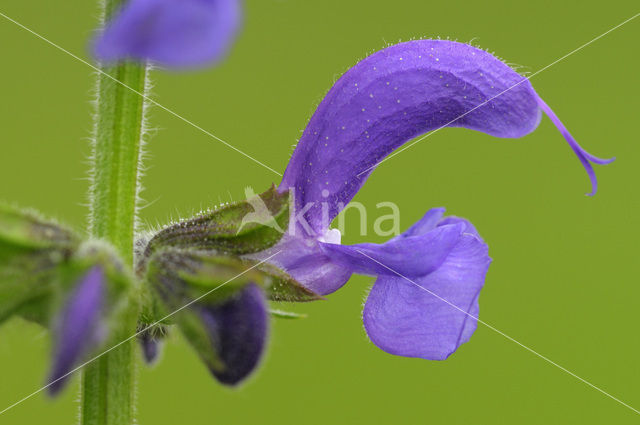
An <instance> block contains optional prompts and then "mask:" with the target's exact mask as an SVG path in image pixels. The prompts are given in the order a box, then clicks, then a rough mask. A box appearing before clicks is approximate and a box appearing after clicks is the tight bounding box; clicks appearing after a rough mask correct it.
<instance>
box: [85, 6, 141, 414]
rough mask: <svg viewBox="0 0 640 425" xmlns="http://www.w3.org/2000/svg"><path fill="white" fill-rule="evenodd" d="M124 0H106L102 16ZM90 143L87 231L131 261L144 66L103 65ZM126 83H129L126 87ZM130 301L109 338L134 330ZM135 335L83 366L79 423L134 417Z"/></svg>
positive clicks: (119, 338) (118, 338) (121, 337)
mask: <svg viewBox="0 0 640 425" xmlns="http://www.w3.org/2000/svg"><path fill="white" fill-rule="evenodd" d="M121 2H122V0H105V2H104V7H105V13H104V16H105V19H108V17H109V16H111V15H112V13H113V12H114V11H115V10H117V8H118V7H119V5H120V3H121ZM101 69H102V71H104V72H105V73H107V74H109V75H110V76H112V77H113V78H115V79H116V80H118V81H120V82H122V83H123V84H124V85H123V84H119V83H118V82H116V81H114V80H113V79H111V78H109V77H107V76H106V75H104V74H100V75H99V76H98V99H97V113H96V121H95V134H94V146H93V148H94V149H93V163H92V170H91V171H92V175H93V185H92V188H91V217H90V219H91V234H92V236H93V237H95V238H99V239H105V240H107V241H109V242H110V243H111V244H112V245H113V246H114V247H115V248H116V249H117V250H118V251H119V253H120V255H121V258H122V259H123V260H124V261H125V262H127V263H128V264H129V265H131V266H132V265H133V237H134V228H135V224H136V207H137V205H136V203H137V198H138V190H139V183H138V180H139V172H140V157H141V148H142V137H143V131H144V129H143V127H144V122H143V120H144V108H145V104H144V99H143V98H142V97H141V96H140V95H139V94H137V93H135V92H134V91H132V90H131V89H133V90H135V91H137V92H138V93H145V90H146V77H147V70H146V66H144V65H140V64H134V63H121V64H118V65H116V66H110V67H102V68H101ZM125 85H126V86H127V87H125ZM135 304H136V303H135V302H132V305H131V307H130V310H131V312H130V314H127V316H128V319H127V320H126V321H125V322H124V323H121V326H120V327H119V329H114V330H113V331H114V332H113V334H112V335H111V338H112V339H111V341H112V343H113V344H115V343H118V342H120V341H122V340H125V339H126V338H128V337H130V336H131V335H132V334H134V333H135V330H136V322H137V312H138V311H137V310H138V306H137V305H135ZM134 344H135V339H133V340H131V341H128V342H126V343H124V344H122V345H120V346H118V347H117V348H116V349H114V350H112V351H110V352H108V353H107V354H105V355H103V356H102V357H100V358H98V359H97V360H95V361H94V362H92V363H91V364H89V365H87V366H86V367H85V369H84V373H83V380H82V404H81V411H82V414H81V417H82V419H81V420H82V424H83V425H107V424H108V425H116V424H117V425H128V424H133V423H134V412H135V406H134V395H135V363H134V352H135V345H134Z"/></svg>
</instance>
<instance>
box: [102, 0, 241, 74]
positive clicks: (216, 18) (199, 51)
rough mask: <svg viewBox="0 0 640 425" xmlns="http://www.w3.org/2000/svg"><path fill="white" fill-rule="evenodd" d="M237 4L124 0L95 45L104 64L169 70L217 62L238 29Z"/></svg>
mask: <svg viewBox="0 0 640 425" xmlns="http://www.w3.org/2000/svg"><path fill="white" fill-rule="evenodd" d="M241 14H242V13H241V5H240V1H239V0H129V1H127V2H125V4H124V6H123V8H122V10H120V11H118V12H117V13H116V14H115V16H114V17H113V18H112V19H111V20H110V22H107V24H106V27H105V29H104V31H103V32H102V33H101V34H100V35H99V36H98V38H97V39H96V40H95V43H94V46H93V52H94V55H95V57H96V58H97V59H98V60H99V61H101V62H105V63H111V62H116V61H120V60H127V59H128V60H134V61H141V62H144V61H150V62H152V63H154V64H157V65H160V66H163V67H167V68H174V69H182V68H192V67H200V66H204V65H208V64H213V63H215V62H217V61H219V60H220V59H222V58H223V57H224V56H225V55H226V53H227V51H228V49H229V46H230V45H231V43H232V42H233V41H234V39H235V37H236V33H237V31H238V28H239V26H240V18H241Z"/></svg>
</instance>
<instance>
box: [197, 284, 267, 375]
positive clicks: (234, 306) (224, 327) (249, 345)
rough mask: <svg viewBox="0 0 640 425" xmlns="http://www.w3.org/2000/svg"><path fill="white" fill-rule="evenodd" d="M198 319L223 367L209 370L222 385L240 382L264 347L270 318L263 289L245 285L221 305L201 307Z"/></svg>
mask: <svg viewBox="0 0 640 425" xmlns="http://www.w3.org/2000/svg"><path fill="white" fill-rule="evenodd" d="M200 317H201V319H202V321H203V323H204V325H205V327H206V328H207V329H208V332H209V334H210V337H211V341H212V344H214V345H215V347H216V351H217V352H218V354H219V356H220V358H221V360H222V363H223V364H224V367H225V369H224V370H214V369H213V368H210V370H211V373H213V375H214V376H215V377H216V378H217V379H218V381H220V382H221V383H223V384H226V385H236V384H238V383H240V382H241V381H242V380H244V379H245V378H246V377H247V376H249V374H251V372H252V371H253V370H254V369H255V368H256V366H257V365H258V363H259V361H260V359H261V357H262V354H263V353H264V348H265V345H266V340H267V334H268V326H269V317H268V312H267V307H266V301H265V296H264V293H263V291H262V289H260V287H259V286H258V285H256V284H253V283H251V284H248V285H247V286H246V287H245V288H243V289H242V290H241V291H240V292H239V293H238V294H236V296H235V297H234V298H232V299H230V300H229V301H226V302H225V303H224V304H221V305H217V306H204V307H202V311H201V313H200Z"/></svg>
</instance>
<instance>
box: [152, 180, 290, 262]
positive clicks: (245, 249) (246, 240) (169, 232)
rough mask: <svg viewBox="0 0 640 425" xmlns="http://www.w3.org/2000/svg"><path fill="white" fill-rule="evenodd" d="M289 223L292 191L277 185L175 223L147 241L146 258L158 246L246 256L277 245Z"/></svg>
mask: <svg viewBox="0 0 640 425" xmlns="http://www.w3.org/2000/svg"><path fill="white" fill-rule="evenodd" d="M288 224H289V193H288V192H285V193H279V192H278V191H277V189H276V187H275V186H272V187H271V188H270V189H269V190H267V191H266V192H264V193H262V194H260V195H253V196H250V197H249V198H248V199H247V200H246V201H241V202H235V203H232V204H229V205H225V206H223V207H221V208H218V209H215V210H213V211H210V212H206V213H204V214H201V215H198V216H196V217H193V218H191V219H189V220H185V221H181V222H179V223H175V224H172V225H170V226H168V227H166V228H164V229H162V230H161V231H159V232H158V233H156V234H155V235H154V236H153V237H152V238H151V239H150V240H149V242H148V244H147V246H146V248H145V250H144V254H143V258H144V259H143V260H142V262H143V263H144V261H145V260H146V259H148V258H149V257H150V256H151V255H152V254H153V253H154V252H155V251H156V250H158V249H159V248H166V247H172V248H188V249H197V250H203V251H214V252H216V253H217V254H227V255H244V254H250V253H254V252H259V251H264V250H265V249H267V248H270V247H271V246H273V245H275V244H276V243H277V242H278V241H279V240H280V239H281V238H282V235H283V234H284V232H285V231H286V230H287V228H288Z"/></svg>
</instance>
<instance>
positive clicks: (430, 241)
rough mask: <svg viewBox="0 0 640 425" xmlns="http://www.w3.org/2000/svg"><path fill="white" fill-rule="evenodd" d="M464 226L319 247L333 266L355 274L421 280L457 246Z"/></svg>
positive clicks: (440, 227)
mask: <svg viewBox="0 0 640 425" xmlns="http://www.w3.org/2000/svg"><path fill="white" fill-rule="evenodd" d="M464 228H465V226H464V224H462V223H458V224H453V225H447V226H439V227H437V228H435V229H433V230H431V231H429V232H427V233H424V234H422V235H418V236H410V237H406V238H403V239H392V240H390V241H388V242H386V243H384V244H371V243H364V244H356V245H336V244H322V249H323V250H324V251H325V252H326V253H327V255H328V256H329V257H330V258H331V259H332V260H333V261H334V262H336V263H338V264H341V265H343V266H344V267H346V268H349V269H351V271H353V272H354V273H361V274H370V275H392V276H396V273H395V272H394V271H396V272H400V273H402V274H403V275H405V276H424V275H426V274H428V273H431V272H432V271H434V270H436V269H437V268H438V267H440V265H441V264H442V262H443V261H444V260H445V259H446V258H447V256H448V255H449V254H450V252H451V250H452V249H453V248H454V247H455V246H456V244H458V242H459V239H460V237H461V236H462V231H463V230H464Z"/></svg>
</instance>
